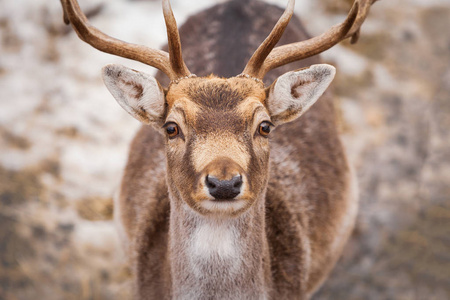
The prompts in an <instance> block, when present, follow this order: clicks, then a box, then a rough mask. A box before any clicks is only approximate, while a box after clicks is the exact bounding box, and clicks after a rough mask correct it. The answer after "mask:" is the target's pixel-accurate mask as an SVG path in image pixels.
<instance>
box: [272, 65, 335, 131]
mask: <svg viewBox="0 0 450 300" xmlns="http://www.w3.org/2000/svg"><path fill="white" fill-rule="evenodd" d="M335 74H336V69H335V68H334V67H333V66H330V65H326V64H320V65H313V66H311V67H309V68H308V69H303V70H300V71H293V72H288V73H286V74H284V75H282V76H280V77H279V78H278V79H277V81H276V82H275V84H274V85H273V86H272V87H271V90H270V93H269V97H268V99H267V105H268V109H269V112H270V114H271V117H272V120H273V122H274V123H275V125H279V124H282V123H285V122H290V121H293V120H295V119H296V118H298V117H300V116H301V115H302V114H303V113H305V112H306V111H307V110H308V109H309V108H310V107H311V106H312V105H313V104H314V103H315V102H316V101H317V100H318V99H319V98H320V96H322V94H323V93H324V92H325V90H326V89H327V88H328V86H329V85H330V83H331V81H332V80H333V78H334V75H335ZM294 91H295V93H293V92H294ZM287 112H289V113H288V114H286V113H287ZM284 114H286V115H284Z"/></svg>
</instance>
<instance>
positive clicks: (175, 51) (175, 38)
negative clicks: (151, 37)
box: [163, 0, 191, 78]
mask: <svg viewBox="0 0 450 300" xmlns="http://www.w3.org/2000/svg"><path fill="white" fill-rule="evenodd" d="M163 14H164V20H165V22H166V28H167V39H168V46H169V58H170V65H171V67H172V70H173V71H174V72H175V73H176V74H177V76H178V78H181V77H185V76H189V75H191V73H190V72H189V70H188V68H187V67H186V64H185V63H184V61H183V56H182V54H181V41H180V34H179V32H178V27H177V22H176V20H175V17H174V15H173V11H172V7H171V6H170V2H169V0H163Z"/></svg>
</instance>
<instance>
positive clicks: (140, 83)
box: [102, 64, 165, 124]
mask: <svg viewBox="0 0 450 300" xmlns="http://www.w3.org/2000/svg"><path fill="white" fill-rule="evenodd" d="M102 71H103V72H102V73H103V81H104V82H105V85H106V87H107V88H108V90H109V91H110V92H111V94H112V95H113V96H114V98H115V99H116V100H117V102H118V103H119V104H120V106H122V108H123V109H125V110H126V111H127V112H128V113H129V114H130V115H132V116H133V117H134V118H136V119H137V120H139V121H141V122H142V123H144V124H155V123H157V124H159V123H161V122H162V118H163V114H164V102H165V100H164V91H163V89H162V88H161V86H160V85H159V83H158V81H157V80H156V79H155V78H154V77H153V76H150V75H147V74H145V73H141V72H138V71H136V70H132V69H129V68H127V67H124V66H121V65H114V64H111V65H107V66H105V67H104V68H103V70H102Z"/></svg>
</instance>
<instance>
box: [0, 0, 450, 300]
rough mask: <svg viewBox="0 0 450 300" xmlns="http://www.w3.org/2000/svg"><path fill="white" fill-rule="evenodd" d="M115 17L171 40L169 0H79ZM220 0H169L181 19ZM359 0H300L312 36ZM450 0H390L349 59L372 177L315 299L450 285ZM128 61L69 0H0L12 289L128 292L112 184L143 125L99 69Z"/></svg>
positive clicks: (98, 295) (1, 266) (348, 142)
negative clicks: (70, 19) (72, 16)
mask: <svg viewBox="0 0 450 300" xmlns="http://www.w3.org/2000/svg"><path fill="white" fill-rule="evenodd" d="M79 2H80V4H81V6H82V8H83V10H84V11H85V12H86V14H87V15H88V16H89V19H90V20H91V23H93V24H94V25H95V26H96V27H98V28H100V29H101V30H102V31H104V32H106V33H108V34H110V35H112V36H114V37H117V38H120V39H123V40H126V41H128V42H133V43H137V44H144V45H149V46H151V47H155V48H158V47H160V46H162V45H163V44H164V43H165V40H166V35H165V27H164V21H163V17H162V12H161V3H160V1H150V0H147V1H145V0H141V1H137V0H135V1H132V0H108V1H106V0H80V1H79ZM219 2H222V1H219V0H196V1H195V2H193V1H187V0H172V5H173V9H174V13H175V16H176V18H177V20H178V24H180V25H181V24H182V23H183V22H184V20H186V18H187V17H188V16H190V15H192V14H194V13H196V12H197V11H200V10H202V9H204V8H206V7H210V6H212V5H215V4H217V3H219ZM270 2H271V3H274V4H276V5H279V6H281V7H284V6H285V5H286V2H287V1H286V0H271V1H270ZM352 2H353V1H352V0H314V1H313V0H298V1H297V4H296V14H297V15H299V16H300V17H301V19H302V20H303V22H304V24H305V25H306V27H307V28H308V30H309V32H310V33H311V34H312V35H317V34H320V33H321V32H323V31H325V30H326V29H327V28H329V27H330V26H332V25H333V24H336V23H338V22H340V21H342V20H343V19H344V18H345V15H346V13H347V11H348V9H349V8H350V5H351V3H352ZM449 29H450V0H409V1H406V0H381V1H379V2H377V3H376V4H375V5H374V6H373V8H372V10H371V13H370V15H369V18H368V20H367V21H366V23H365V24H364V26H363V30H362V35H361V39H360V41H359V43H358V44H357V45H350V44H349V43H348V42H344V43H341V44H340V45H338V46H336V47H334V48H332V49H331V50H329V51H327V52H325V53H324V54H323V59H324V61H325V62H327V63H330V64H333V65H335V66H336V67H337V70H338V74H337V77H336V79H335V81H334V83H333V84H332V85H333V89H334V91H335V94H336V105H337V107H338V108H339V110H338V111H339V119H340V124H339V127H340V130H341V132H342V137H343V141H344V144H345V146H346V148H347V152H348V154H349V157H350V160H351V161H352V163H353V165H354V166H355V167H356V170H357V174H358V178H359V182H360V195H361V197H360V199H361V201H360V211H359V216H358V221H357V226H356V229H355V232H354V234H353V236H352V239H351V241H350V242H349V244H348V245H347V247H346V249H345V251H344V255H343V257H342V258H341V260H340V261H339V263H338V265H337V266H336V268H335V270H334V271H333V273H332V275H331V276H330V278H329V279H328V280H327V281H326V282H325V284H324V285H323V287H322V288H321V290H320V291H319V292H318V293H317V294H316V296H315V297H314V299H346V300H347V299H427V300H428V299H450V130H449V129H450V33H449ZM107 63H121V64H124V65H126V66H128V67H132V68H135V69H138V70H141V71H144V72H148V73H151V74H153V73H154V72H155V70H154V69H152V68H150V67H148V66H145V65H142V64H138V63H135V62H131V61H128V60H125V59H121V58H117V57H113V56H110V55H108V54H104V53H100V52H99V51H97V50H95V49H93V48H91V47H90V46H88V45H87V44H85V43H83V42H81V41H80V40H79V39H78V37H77V36H76V34H75V33H74V32H73V30H72V29H71V28H70V27H68V26H65V25H64V23H63V22H62V11H61V7H60V3H59V1H57V0H53V1H48V0H0V299H8V300H10V299H11V300H13V299H48V300H52V299H129V298H130V295H131V292H130V291H131V284H130V271H129V269H128V268H127V262H126V259H125V255H124V252H123V251H122V250H121V245H120V243H119V240H118V237H117V234H116V231H115V227H114V223H113V222H112V212H113V206H112V196H113V194H114V193H115V191H116V189H117V187H118V184H119V182H120V178H121V172H122V169H123V167H124V164H125V162H126V158H127V152H128V145H129V142H130V140H131V139H132V137H133V135H134V133H135V132H136V130H137V128H138V127H139V124H138V122H137V121H135V120H134V119H133V118H131V117H130V116H129V115H128V114H127V113H126V112H125V111H123V110H122V109H121V108H120V107H119V105H117V103H116V102H115V101H114V100H113V98H112V96H111V95H110V94H109V92H108V91H107V90H106V88H105V87H104V85H103V83H102V80H101V76H100V69H101V68H102V67H103V66H104V65H105V64H107Z"/></svg>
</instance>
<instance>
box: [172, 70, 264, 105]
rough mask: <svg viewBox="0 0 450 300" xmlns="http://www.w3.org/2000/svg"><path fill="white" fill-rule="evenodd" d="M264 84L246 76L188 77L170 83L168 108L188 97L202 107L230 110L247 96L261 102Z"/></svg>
mask: <svg viewBox="0 0 450 300" xmlns="http://www.w3.org/2000/svg"><path fill="white" fill-rule="evenodd" d="M265 97H266V94H265V89H264V86H263V85H262V84H261V83H258V82H256V81H254V80H252V79H248V78H236V77H232V78H218V77H214V76H210V77H200V78H189V79H184V80H181V81H180V82H179V83H176V84H172V85H171V86H170V87H169V90H168V92H167V95H166V101H167V104H168V106H169V109H170V108H171V107H173V106H174V105H175V104H176V103H177V102H178V101H179V100H180V99H188V100H190V101H192V102H193V103H195V104H196V105H197V106H199V107H202V108H209V109H214V110H231V109H233V108H236V107H237V106H238V105H239V104H240V103H242V102H244V101H245V100H247V99H248V98H252V99H258V100H259V101H260V102H263V101H264V99H265Z"/></svg>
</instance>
